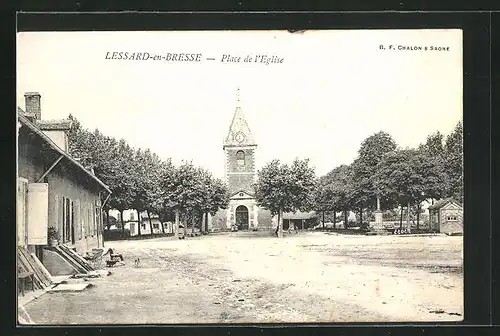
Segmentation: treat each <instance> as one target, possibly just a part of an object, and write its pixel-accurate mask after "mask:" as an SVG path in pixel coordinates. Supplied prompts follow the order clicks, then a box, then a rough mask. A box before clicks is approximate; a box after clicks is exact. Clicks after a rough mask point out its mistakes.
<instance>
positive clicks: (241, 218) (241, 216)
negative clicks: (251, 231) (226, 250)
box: [236, 205, 248, 230]
mask: <svg viewBox="0 0 500 336" xmlns="http://www.w3.org/2000/svg"><path fill="white" fill-rule="evenodd" d="M236 226H238V230H248V208H247V207H246V206H244V205H240V206H238V207H237V208H236Z"/></svg>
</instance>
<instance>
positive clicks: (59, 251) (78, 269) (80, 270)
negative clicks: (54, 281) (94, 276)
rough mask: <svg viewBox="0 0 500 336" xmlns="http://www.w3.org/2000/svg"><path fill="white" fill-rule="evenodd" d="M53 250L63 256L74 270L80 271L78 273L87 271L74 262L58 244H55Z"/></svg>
mask: <svg viewBox="0 0 500 336" xmlns="http://www.w3.org/2000/svg"><path fill="white" fill-rule="evenodd" d="M55 250H56V251H57V253H58V254H59V255H60V256H61V257H63V258H64V259H65V260H66V261H67V262H68V263H69V264H70V265H71V266H72V267H73V268H74V269H75V270H76V271H78V272H80V273H88V271H87V270H86V269H85V268H83V267H82V266H81V265H80V264H78V263H77V262H75V261H74V260H73V259H72V258H71V256H69V255H68V254H67V252H66V251H64V250H63V249H62V248H61V247H60V246H56V247H55Z"/></svg>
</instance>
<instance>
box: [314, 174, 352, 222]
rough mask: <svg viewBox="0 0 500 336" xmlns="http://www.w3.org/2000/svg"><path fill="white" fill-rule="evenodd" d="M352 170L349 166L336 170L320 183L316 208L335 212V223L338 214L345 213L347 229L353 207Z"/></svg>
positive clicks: (323, 177)
mask: <svg viewBox="0 0 500 336" xmlns="http://www.w3.org/2000/svg"><path fill="white" fill-rule="evenodd" d="M352 184H353V183H352V169H351V168H350V167H349V166H347V165H341V166H338V167H336V168H334V169H333V170H332V171H330V172H329V173H328V174H326V175H325V176H322V177H321V178H320V179H319V182H318V192H317V194H316V202H317V205H316V208H317V209H318V210H320V209H327V210H331V211H333V223H334V225H335V223H336V221H337V216H336V212H337V211H343V212H344V226H345V227H347V216H348V211H349V209H350V206H351V195H352V194H353V188H352Z"/></svg>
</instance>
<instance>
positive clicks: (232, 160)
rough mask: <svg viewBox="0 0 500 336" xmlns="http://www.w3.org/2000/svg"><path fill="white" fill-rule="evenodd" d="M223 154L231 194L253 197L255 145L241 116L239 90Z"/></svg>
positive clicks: (243, 117)
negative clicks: (239, 193) (244, 194)
mask: <svg viewBox="0 0 500 336" xmlns="http://www.w3.org/2000/svg"><path fill="white" fill-rule="evenodd" d="M222 148H223V149H224V153H225V179H226V183H227V185H228V187H229V192H230V193H231V194H232V193H234V192H238V191H244V192H246V193H249V194H252V195H253V193H254V192H253V187H252V184H253V183H254V182H255V178H256V168H255V151H256V149H257V144H256V143H255V141H254V139H253V136H252V132H251V131H250V128H249V127H248V123H247V121H246V119H245V116H244V115H243V111H242V108H241V101H240V89H239V88H238V89H237V90H236V109H235V112H234V116H233V120H232V122H231V126H230V127H229V132H228V134H227V137H226V139H225V141H224V145H223V147H222Z"/></svg>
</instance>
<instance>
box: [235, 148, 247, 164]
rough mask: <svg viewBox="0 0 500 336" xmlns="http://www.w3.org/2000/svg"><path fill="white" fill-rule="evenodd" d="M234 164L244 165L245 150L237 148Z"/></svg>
mask: <svg viewBox="0 0 500 336" xmlns="http://www.w3.org/2000/svg"><path fill="white" fill-rule="evenodd" d="M236 164H237V165H238V166H244V165H245V152H244V151H242V150H239V151H237V152H236Z"/></svg>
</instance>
